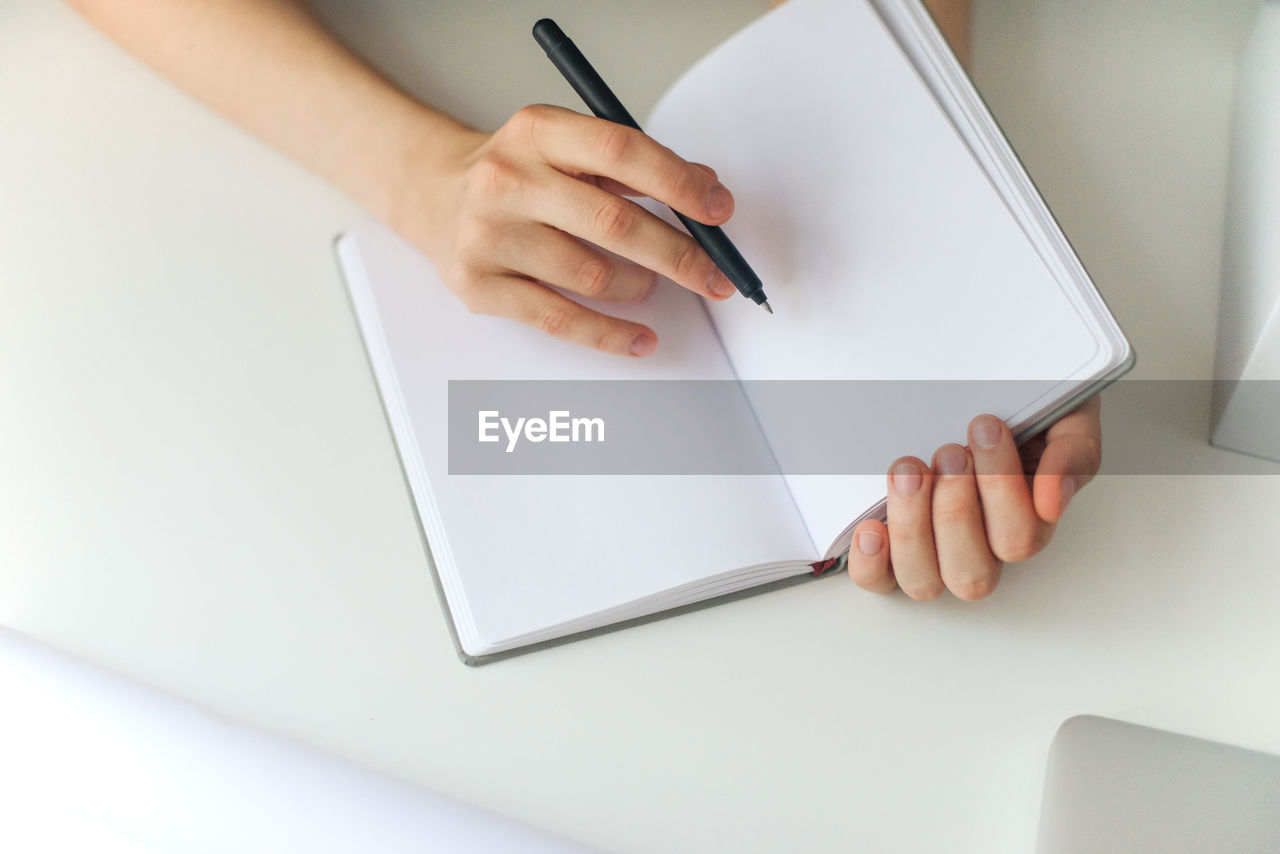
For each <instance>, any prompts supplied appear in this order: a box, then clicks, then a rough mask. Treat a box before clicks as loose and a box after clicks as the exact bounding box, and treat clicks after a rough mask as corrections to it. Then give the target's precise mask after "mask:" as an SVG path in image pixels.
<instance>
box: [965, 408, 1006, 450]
mask: <svg viewBox="0 0 1280 854" xmlns="http://www.w3.org/2000/svg"><path fill="white" fill-rule="evenodd" d="M969 435H970V436H971V437H972V438H973V444H975V445H977V446H978V447H979V448H982V449H983V450H988V449H990V448H994V447H995V446H996V443H997V442H999V441H1000V420H999V419H998V418H996V417H995V416H994V415H980V416H978V417H977V418H975V419H973V423H972V424H970V425H969Z"/></svg>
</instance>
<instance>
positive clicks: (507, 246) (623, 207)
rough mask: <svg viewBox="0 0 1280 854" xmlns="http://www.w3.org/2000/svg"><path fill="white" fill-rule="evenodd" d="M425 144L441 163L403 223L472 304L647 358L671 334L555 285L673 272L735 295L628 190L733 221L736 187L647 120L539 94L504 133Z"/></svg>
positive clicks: (705, 218)
mask: <svg viewBox="0 0 1280 854" xmlns="http://www.w3.org/2000/svg"><path fill="white" fill-rule="evenodd" d="M454 143H456V144H454ZM420 150H421V151H422V152H423V154H422V158H423V163H424V164H434V165H435V167H436V168H430V166H429V165H428V166H427V168H422V169H415V170H414V171H413V172H411V175H412V176H413V177H412V178H411V179H410V183H411V184H412V186H411V187H409V188H408V191H407V194H406V195H405V196H404V198H405V203H404V204H403V205H402V206H401V210H400V213H399V215H398V216H397V217H396V219H397V220H398V221H396V222H393V223H392V225H394V226H395V227H396V228H397V229H398V230H399V231H400V232H401V233H402V234H404V235H405V236H406V237H408V238H409V239H410V240H411V241H413V242H414V243H415V244H417V245H418V247H419V248H421V249H423V250H424V251H425V252H426V253H427V254H428V255H429V256H430V257H431V258H432V260H433V261H435V264H436V268H437V270H438V271H439V273H440V275H441V277H442V278H443V279H444V281H445V283H446V284H447V285H448V286H449V288H450V289H451V290H452V291H453V292H454V293H455V294H457V295H458V297H459V298H461V299H462V301H463V303H465V304H466V306H467V308H469V309H470V310H471V311H473V312H478V313H482V314H491V315H497V316H500V317H507V318H511V319H513V320H518V321H520V322H521V323H525V324H528V325H530V326H533V327H535V328H537V329H541V330H542V331H544V332H547V333H548V334H551V335H554V336H555V337H557V338H563V339H565V340H568V341H572V342H574V343H577V344H582V345H585V346H588V347H594V348H596V349H597V350H604V351H606V352H610V353H619V354H622V355H631V356H647V355H649V354H650V353H652V352H653V351H654V349H655V348H656V347H657V344H658V337H657V335H656V334H655V333H654V332H653V330H652V329H650V328H649V327H647V326H643V325H641V324H639V323H632V322H630V321H627V320H622V319H620V318H617V317H611V316H609V315H607V314H602V313H601V312H598V311H595V310H593V309H590V308H587V307H586V306H584V305H581V304H579V303H578V302H575V301H574V300H573V299H570V298H569V297H567V296H565V295H564V294H562V293H561V292H560V291H559V290H557V289H556V288H559V289H562V290H563V291H567V292H571V293H573V294H580V295H582V296H585V297H590V298H592V299H596V300H606V301H610V302H620V303H625V302H635V301H638V300H642V299H644V298H645V297H647V296H648V295H649V293H650V292H651V291H652V290H653V287H654V284H655V283H656V281H657V274H661V275H663V276H666V277H667V278H669V279H671V280H672V281H673V282H675V283H676V284H678V285H682V286H683V287H685V288H688V289H689V290H691V291H693V292H694V293H697V294H700V295H701V296H704V297H706V298H708V299H714V300H721V299H725V298H727V297H729V296H731V295H732V294H733V293H734V292H735V289H734V287H733V284H732V283H731V282H729V280H728V279H727V278H726V277H725V276H724V274H723V273H721V272H720V271H719V269H717V268H716V266H715V264H713V263H712V261H711V259H710V258H709V257H708V256H707V254H706V253H705V252H704V251H703V250H702V248H701V247H700V246H699V245H698V244H697V242H696V241H694V239H693V238H692V237H690V236H689V235H688V234H687V233H685V232H684V231H683V230H680V229H677V228H675V227H673V226H671V225H668V224H667V223H665V222H663V221H662V220H661V219H659V218H658V217H656V216H654V215H653V214H651V213H649V212H648V211H646V210H645V209H644V208H642V207H641V206H640V205H638V204H636V203H635V202H633V201H631V200H629V199H627V198H625V197H624V196H627V195H644V196H649V197H651V198H653V199H656V200H657V201H659V202H662V203H664V204H667V205H670V206H671V207H673V208H675V209H676V210H678V211H680V212H681V213H683V214H685V215H686V216H688V217H690V218H691V219H695V220H697V221H699V222H702V223H706V224H708V225H720V224H721V223H723V222H724V221H725V220H727V219H728V218H729V216H730V215H731V214H732V213H733V196H732V195H731V194H730V193H729V191H728V190H726V189H725V188H724V187H723V186H721V185H720V183H719V181H718V179H717V177H716V173H715V171H714V170H712V169H711V168H709V167H707V166H703V165H701V164H697V163H690V162H688V161H686V160H683V159H681V158H680V157H678V156H677V155H676V154H675V153H674V152H672V151H671V150H670V149H668V148H665V147H663V146H661V145H659V144H658V143H656V142H654V141H653V140H652V139H650V138H649V137H647V136H645V135H644V134H643V133H642V132H640V131H638V130H634V129H632V128H628V127H624V126H622V125H619V124H614V123H613V122H609V121H605V120H604V119H598V118H592V117H589V116H584V115H581V114H579V113H575V112H573V111H571V110H565V109H561V108H559V107H551V106H545V105H537V106H530V107H525V108H523V109H521V110H520V111H518V112H517V113H516V114H515V115H514V116H512V117H511V118H510V119H509V120H508V121H507V123H506V124H504V125H503V126H502V127H501V128H499V129H498V130H497V131H496V132H495V133H493V134H485V133H481V132H478V131H472V130H469V129H467V130H463V131H461V133H460V134H459V137H458V138H457V139H456V140H453V141H450V143H449V144H444V145H442V144H440V142H439V140H437V141H436V142H435V143H434V144H433V143H430V142H429V143H427V144H426V145H425V146H424V147H423V148H422V149H420ZM412 165H413V164H411V167H412ZM601 248H603V249H606V250H608V252H603V251H601ZM609 253H614V255H612V256H611V255H610V254H609ZM614 256H620V257H614ZM548 285H554V286H555V288H552V287H548Z"/></svg>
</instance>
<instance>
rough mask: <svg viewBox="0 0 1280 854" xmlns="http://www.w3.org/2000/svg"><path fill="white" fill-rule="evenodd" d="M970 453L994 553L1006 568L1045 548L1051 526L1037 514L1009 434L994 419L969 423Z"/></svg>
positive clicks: (1004, 427) (988, 539)
mask: <svg viewBox="0 0 1280 854" xmlns="http://www.w3.org/2000/svg"><path fill="white" fill-rule="evenodd" d="M969 450H970V453H971V455H972V457H973V470H974V473H975V475H976V476H977V482H978V497H979V499H981V502H982V519H983V524H984V525H985V527H986V532H987V543H988V545H990V547H991V552H992V554H994V555H995V556H996V557H997V558H999V559H1000V560H1002V561H1004V562H1005V563H1016V562H1018V561H1020V560H1026V559H1027V558H1029V557H1031V556H1032V555H1033V554H1035V553H1037V552H1038V551H1040V550H1041V549H1042V548H1044V546H1045V544H1046V543H1048V541H1049V538H1050V537H1051V536H1052V535H1053V526H1052V525H1050V524H1048V523H1047V522H1045V521H1044V520H1042V519H1041V518H1040V517H1039V516H1037V515H1036V508H1035V505H1034V504H1033V503H1032V501H1031V487H1030V486H1029V485H1028V483H1027V477H1026V475H1025V474H1024V473H1023V471H1022V459H1021V457H1019V455H1018V446H1017V445H1015V444H1014V441H1013V434H1012V433H1010V432H1009V428H1008V426H1006V425H1005V423H1004V422H1003V421H1001V420H1000V419H999V418H996V417H995V416H994V415H980V416H978V417H977V418H975V419H973V421H972V422H970V424H969Z"/></svg>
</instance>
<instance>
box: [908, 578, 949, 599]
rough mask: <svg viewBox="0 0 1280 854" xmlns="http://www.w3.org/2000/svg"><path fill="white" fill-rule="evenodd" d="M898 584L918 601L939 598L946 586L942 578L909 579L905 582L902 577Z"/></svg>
mask: <svg viewBox="0 0 1280 854" xmlns="http://www.w3.org/2000/svg"><path fill="white" fill-rule="evenodd" d="M898 586H899V587H901V588H902V592H903V593H905V594H907V595H908V596H910V597H911V598H912V599H915V600H916V601H917V602H928V601H930V600H932V599H937V598H938V597H939V596H941V595H942V591H943V590H945V589H946V588H945V587H944V586H943V584H942V581H941V579H938V580H932V581H909V582H907V583H905V584H904V583H903V581H902V579H898Z"/></svg>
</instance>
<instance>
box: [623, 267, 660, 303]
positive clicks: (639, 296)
mask: <svg viewBox="0 0 1280 854" xmlns="http://www.w3.org/2000/svg"><path fill="white" fill-rule="evenodd" d="M657 286H658V274H657V273H650V274H649V275H648V277H646V278H645V281H644V284H642V285H641V286H640V288H639V289H638V290H637V291H636V292H635V293H634V294H633V295H632V296H631V297H630V298H629V299H628V300H627V302H644V301H645V300H647V299H648V298H649V297H650V295H652V294H653V289H654V288H656V287H657Z"/></svg>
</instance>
